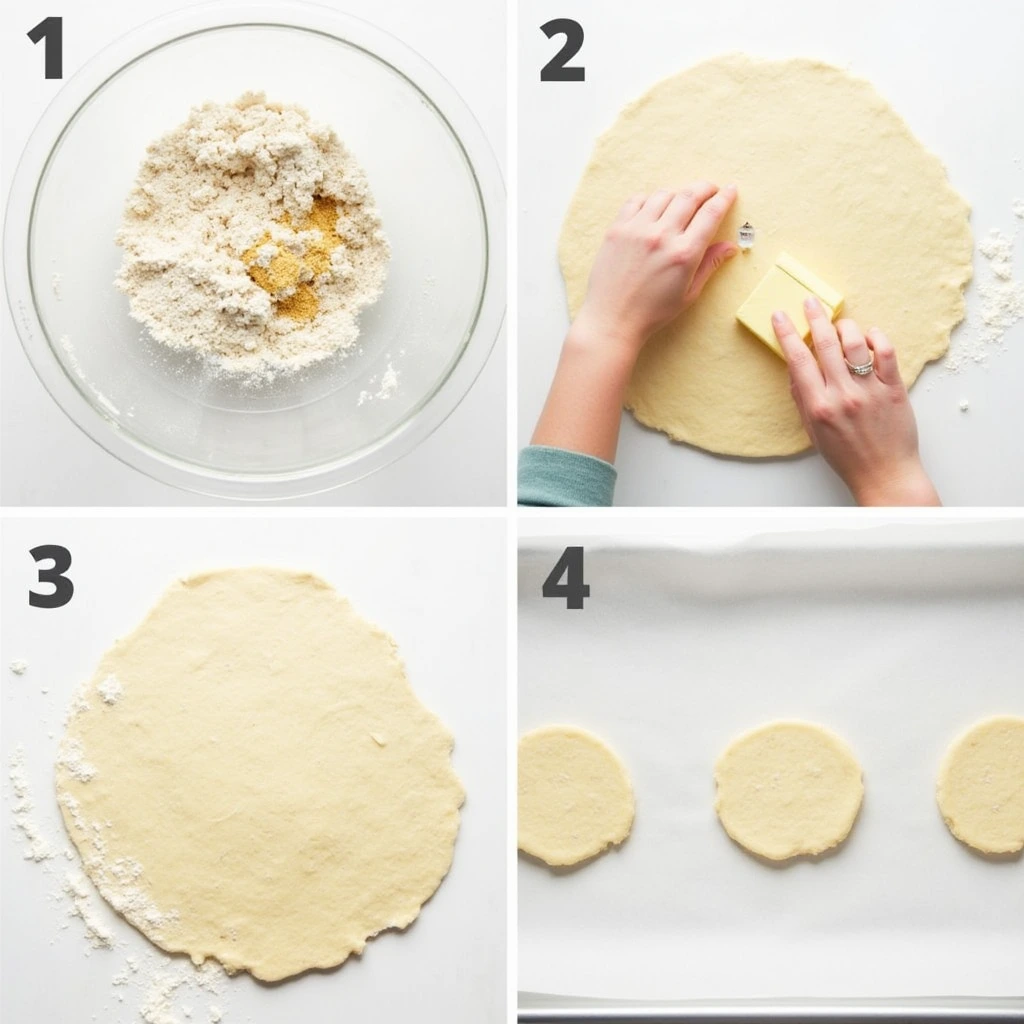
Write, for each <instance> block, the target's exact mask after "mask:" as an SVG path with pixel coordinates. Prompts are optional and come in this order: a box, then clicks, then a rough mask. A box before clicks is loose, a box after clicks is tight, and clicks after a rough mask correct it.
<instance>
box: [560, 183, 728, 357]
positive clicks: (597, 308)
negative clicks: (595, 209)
mask: <svg viewBox="0 0 1024 1024" xmlns="http://www.w3.org/2000/svg"><path fill="white" fill-rule="evenodd" d="M736 194H737V193H736V186H735V185H727V186H726V187H725V188H723V189H719V188H718V186H717V185H712V184H711V183H710V182H706V181H700V182H697V183H695V184H692V185H687V186H686V187H685V188H682V189H679V190H677V191H670V190H668V189H660V190H659V191H657V192H653V193H651V195H648V196H642V195H638V196H633V198H632V199H629V200H628V201H627V202H626V204H625V205H624V206H623V207H622V209H621V210H620V211H619V215H618V217H617V218H616V219H615V221H614V223H613V224H612V225H611V226H610V227H609V228H608V232H607V234H606V235H605V238H604V241H603V242H602V244H601V248H600V249H599V250H598V252H597V256H596V257H595V259H594V266H593V269H592V270H591V272H590V280H589V282H588V284H587V296H586V298H585V299H584V301H583V305H582V307H581V308H580V311H579V313H578V314H577V316H576V320H575V322H574V326H575V325H579V326H578V333H583V334H586V335H587V336H589V337H592V338H593V337H596V338H602V339H607V341H608V342H609V343H611V344H614V345H615V346H616V348H617V350H618V351H620V352H624V353H625V354H627V355H628V356H630V357H632V358H633V359H635V358H636V357H637V355H639V353H640V349H641V348H643V346H644V343H645V342H646V341H647V339H648V338H649V337H650V336H651V334H653V333H654V331H656V330H657V329H658V328H659V327H662V326H664V325H665V324H667V323H668V322H669V321H670V320H673V319H674V318H675V317H677V316H678V315H679V314H680V313H681V312H682V311H683V310H684V309H686V308H687V307H688V306H689V305H691V304H692V303H693V302H694V301H696V299H697V296H699V295H700V293H701V290H702V289H703V287H704V285H705V284H707V282H708V280H709V279H710V277H711V275H712V274H714V272H715V271H716V270H717V269H718V268H719V267H721V266H722V264H723V263H725V261H726V260H728V259H730V258H731V257H732V256H735V255H736V253H737V252H738V251H739V246H737V245H736V243H735V242H715V241H714V240H713V239H714V237H715V235H716V234H717V233H718V230H719V228H720V227H721V226H722V221H723V220H724V219H725V216H726V214H727V213H728V212H729V210H730V208H731V207H732V205H733V203H734V202H735V201H736Z"/></svg>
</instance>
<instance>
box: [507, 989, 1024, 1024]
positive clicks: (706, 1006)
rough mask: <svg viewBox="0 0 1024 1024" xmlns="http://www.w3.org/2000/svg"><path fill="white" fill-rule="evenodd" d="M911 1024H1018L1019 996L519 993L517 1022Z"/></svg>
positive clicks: (1022, 1015)
mask: <svg viewBox="0 0 1024 1024" xmlns="http://www.w3.org/2000/svg"><path fill="white" fill-rule="evenodd" d="M568 1021H576V1022H585V1024H624V1022H626V1021H636V1022H638V1024H684V1022H685V1024H714V1022H720V1021H728V1022H729V1024H759V1022H769V1024H817V1022H821V1024H860V1022H865V1021H870V1022H872V1024H889V1022H891V1024H896V1022H898V1021H912V1022H915V1024H931V1022H947V1021H955V1022H956V1024H966V1022H968V1021H979V1022H989V1021H999V1022H1001V1024H1006V1022H1009V1021H1014V1022H1017V1024H1020V1022H1024V997H1021V998H1019V999H1018V998H1016V997H1012V998H1003V997H978V998H959V997H957V998H952V997H951V998H948V999H790V1000H778V999H766V1000H747V999H743V1000H736V1001H731V1002H730V1001H725V1000H702V1001H692V1002H691V1001H686V1002H646V1001H636V1002H629V1001H625V1000H614V999H575V998H571V997H566V996H549V995H543V994H540V993H535V992H520V993H519V1024H564V1022H568Z"/></svg>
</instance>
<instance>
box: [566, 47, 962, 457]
mask: <svg viewBox="0 0 1024 1024" xmlns="http://www.w3.org/2000/svg"><path fill="white" fill-rule="evenodd" d="M701 179H704V180H708V181H714V182H718V183H719V184H722V185H725V184H728V183H729V182H735V183H736V184H737V185H738V186H739V199H738V200H737V202H736V205H735V206H734V208H733V210H732V212H731V213H730V215H729V217H728V218H727V220H726V222H725V224H724V225H723V228H722V232H721V235H720V237H721V238H723V239H736V237H737V234H738V231H739V227H740V225H741V224H743V223H744V222H745V221H749V222H750V223H751V224H752V225H753V226H754V228H755V230H756V241H755V243H754V246H753V248H752V249H750V250H749V252H746V253H741V254H739V255H737V256H736V257H734V258H733V259H731V260H729V261H728V263H726V265H725V266H724V267H723V268H722V269H721V270H720V271H718V272H717V273H716V274H715V276H714V278H713V279H712V280H711V282H710V283H709V285H708V287H707V288H705V289H704V291H703V293H702V294H701V297H700V299H699V300H698V301H697V302H696V303H695V304H694V305H693V306H692V307H691V308H690V309H688V310H687V311H686V313H685V314H683V315H682V316H681V317H679V318H677V319H676V320H674V321H673V322H672V323H671V324H669V325H668V326H667V327H666V328H664V329H663V330H661V331H659V332H658V333H657V334H656V335H655V336H654V337H653V338H652V339H651V341H650V342H649V343H648V344H647V345H645V346H644V349H643V351H642V352H641V354H640V358H639V359H638V361H637V364H636V368H635V370H634V372H633V378H632V381H631V383H630V386H629V390H628V393H627V395H626V406H627V407H628V408H629V409H632V410H633V412H634V414H635V415H636V417H637V419H638V420H639V421H640V422H641V423H644V424H646V425H647V426H650V427H654V428H656V429H657V430H661V431H664V432H665V433H666V434H668V435H669V436H670V437H672V438H673V439H675V440H677V441H685V442H688V443H689V444H692V445H696V446H698V447H700V448H705V449H707V450H708V451H712V452H720V453H722V454H727V455H738V456H749V457H766V456H778V455H791V454H793V453H795V452H799V451H802V450H803V449H805V448H807V447H808V446H809V445H810V439H809V438H808V437H807V434H806V432H805V431H804V429H803V426H802V425H801V423H800V416H799V414H798V413H797V409H796V406H795V405H794V404H793V400H792V397H791V396H790V391H789V377H788V374H787V371H786V365H785V363H784V362H783V361H782V360H781V359H779V358H778V356H776V355H775V354H773V353H772V352H770V351H769V350H768V349H767V348H766V347H765V346H764V345H762V344H761V343H760V342H759V341H758V340H757V339H756V338H755V337H754V336H753V335H752V334H751V333H750V332H749V331H748V330H747V329H746V328H745V327H743V326H742V325H741V324H739V323H738V322H737V321H736V311H737V310H738V309H739V308H740V305H741V304H742V303H743V301H744V300H745V299H746V298H747V296H749V295H750V293H751V292H752V291H753V290H754V287H755V286H756V285H757V283H758V282H759V281H760V280H761V279H762V278H763V277H764V275H765V274H766V273H767V272H768V270H769V268H770V267H771V266H772V265H773V264H774V263H775V261H776V259H777V257H778V255H779V253H780V252H788V253H789V254H790V255H791V256H792V257H793V258H794V259H796V260H798V261H799V262H800V263H802V264H804V265H806V266H807V267H809V268H810V269H811V270H813V272H814V273H815V274H816V275H817V276H819V277H821V278H822V279H823V280H825V281H827V282H828V283H829V284H830V285H832V286H833V287H834V288H836V289H838V290H839V291H840V292H842V294H843V295H844V296H845V297H846V304H845V307H844V313H843V315H844V316H849V317H852V318H853V319H855V320H857V321H858V322H859V323H860V324H861V326H862V327H864V328H870V327H873V326H876V325H877V326H879V327H881V328H882V329H883V330H884V331H885V332H886V333H887V334H888V336H889V337H890V338H891V339H892V342H893V345H895V347H896V350H897V353H898V355H899V362H900V372H901V373H902V375H903V379H904V381H906V383H907V384H908V385H909V384H911V383H913V381H914V380H915V379H916V378H917V376H918V374H919V373H920V372H921V370H922V369H923V368H924V366H925V364H926V363H927V362H929V361H930V360H933V359H937V358H938V357H939V356H941V355H942V354H943V353H944V352H945V351H946V349H947V348H948V346H949V338H950V331H951V330H952V329H953V327H955V326H956V324H958V323H959V322H960V321H961V320H962V319H963V316H964V309H965V304H964V296H963V291H964V288H965V286H966V285H967V282H968V281H969V280H970V277H971V267H972V262H971V256H972V246H973V242H972V236H971V228H970V224H969V222H968V213H969V207H968V205H967V203H966V202H965V201H964V199H963V198H962V197H961V196H960V195H959V194H958V193H957V192H956V191H955V190H954V188H953V187H952V185H951V184H950V182H949V179H948V177H947V175H946V172H945V169H944V168H943V166H942V164H941V162H940V161H939V159H938V158H937V157H936V156H935V155H934V154H932V153H930V152H929V151H928V150H927V149H926V148H925V147H924V146H923V145H922V144H921V142H920V141H919V140H918V139H917V138H916V137H915V136H914V134H913V132H911V130H910V128H909V127H908V125H907V124H906V122H905V121H903V119H902V118H901V117H900V116H899V115H898V114H897V113H896V112H895V111H894V110H893V108H892V107H891V106H889V104H888V103H887V102H886V101H885V100H884V99H883V98H882V97H881V96H880V95H879V94H878V92H876V91H875V89H874V87H873V86H872V85H871V83H870V82H867V81H865V80H864V79H862V78H857V77H855V76H853V75H851V74H849V73H848V72H846V71H844V70H842V69H840V68H836V67H831V66H829V65H827V64H823V63H821V62H819V61H813V60H803V59H792V60H758V59H755V58H753V57H748V56H745V55H742V54H730V55H727V56H722V57H716V58H714V59H712V60H709V61H705V62H704V63H702V64H698V65H696V66H694V67H691V68H689V69H688V70H686V71H683V72H682V73H681V74H678V75H675V76H674V77H672V78H668V79H665V80H664V81H662V82H659V83H658V84H657V85H655V86H654V87H653V88H652V89H651V90H650V91H649V92H648V93H646V94H645V95H643V96H641V97H640V98H639V99H637V100H636V101H634V102H633V103H631V104H629V106H627V107H626V109H625V110H623V112H622V113H621V114H620V115H619V118H618V120H617V121H616V122H615V123H614V124H613V125H612V127H611V128H610V129H609V130H608V131H607V132H605V134H604V135H602V136H601V138H600V139H598V141H597V144H596V146H595V147H594V152H593V155H592V157H591V161H590V164H589V166H588V167H587V169H586V170H585V171H584V173H583V178H582V180H581V181H580V183H579V187H578V189H577V192H576V194H575V196H574V197H573V199H572V203H571V205H570V207H569V211H568V214H567V215H566V219H565V224H564V226H563V228H562V234H561V240H560V243H559V258H560V260H561V265H562V273H563V274H564V276H565V283H566V290H567V293H568V298H569V308H570V312H571V313H572V314H573V315H575V314H576V311H577V310H578V309H579V307H580V305H581V303H582V302H583V298H584V295H585V294H586V287H587V278H588V277H589V275H590V268H591V266H592V265H593V262H594V257H595V255H596V253H597V250H598V248H599V246H600V245H601V241H602V239H603V237H604V234H605V232H606V231H607V229H608V226H609V225H610V224H611V222H612V221H613V220H614V218H615V216H616V214H617V212H618V210H619V209H620V208H621V206H622V204H623V203H624V202H625V200H626V199H627V198H628V197H629V196H631V195H633V194H635V193H637V192H649V191H652V190H654V189H656V188H659V187H665V186H669V187H679V186H681V185H684V184H685V183H687V182H691V181H695V180H701Z"/></svg>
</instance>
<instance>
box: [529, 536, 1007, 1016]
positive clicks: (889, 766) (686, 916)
mask: <svg viewBox="0 0 1024 1024" xmlns="http://www.w3.org/2000/svg"><path fill="white" fill-rule="evenodd" d="M957 532H958V534H959V535H961V536H962V537H975V538H978V544H977V546H972V545H970V544H968V545H964V546H962V547H956V548H952V549H951V548H950V547H948V546H946V547H942V546H938V547H936V548H934V549H931V548H929V549H920V548H919V549H918V550H916V551H914V550H911V549H909V548H906V547H903V546H902V545H903V544H904V541H909V542H912V543H913V542H917V543H920V541H921V536H922V531H921V530H920V529H917V530H915V531H914V532H912V533H909V532H903V533H902V534H901V533H900V532H898V531H895V532H892V533H890V532H889V530H888V528H881V529H880V530H878V531H872V534H873V536H874V537H876V538H877V537H879V536H881V538H882V540H883V541H891V542H892V543H893V544H894V545H895V549H890V550H886V549H885V548H884V547H881V546H879V544H878V541H877V540H876V542H875V543H874V544H872V545H868V544H866V543H865V540H864V536H865V534H864V531H860V532H858V533H857V534H845V535H840V536H845V537H846V538H847V540H849V538H850V537H854V538H855V539H854V540H853V541H851V542H850V543H849V544H844V543H842V542H839V543H838V544H837V542H836V541H835V540H831V541H830V542H828V543H826V542H825V541H823V540H821V538H822V537H823V536H825V535H822V534H812V533H808V534H807V535H806V536H802V537H801V538H800V539H799V540H787V541H786V542H785V546H783V544H782V543H781V542H772V541H769V540H764V541H759V542H755V543H754V544H753V545H749V546H745V547H741V548H734V549H731V550H727V551H724V552H719V553H696V552H692V551H689V552H688V551H685V550H682V549H679V548H661V549H656V548H648V549H646V550H641V551H634V552H627V551H626V550H625V549H623V548H611V547H606V548H603V549H602V548H601V547H600V545H599V544H598V543H597V542H592V543H590V544H589V545H587V548H586V581H587V583H589V584H590V587H591V596H590V598H589V599H588V600H587V601H586V604H585V608H584V610H583V611H571V612H570V611H567V610H566V608H565V603H564V601H559V600H551V599H545V598H543V597H541V584H542V583H543V581H544V580H545V579H546V578H547V575H548V573H550V571H551V567H552V566H553V565H554V563H555V561H556V560H557V558H558V556H559V555H560V554H561V552H562V550H563V548H564V543H563V542H561V541H556V542H554V543H553V544H551V546H550V547H547V548H541V547H540V546H537V547H535V548H533V549H532V550H529V551H526V552H524V553H522V554H521V555H520V600H519V631H520V642H519V679H520V688H519V726H520V729H521V730H522V731H524V732H525V731H527V730H529V729H532V728H535V727H536V726H539V725H541V724H543V723H545V722H552V721H566V722H573V723H574V724H576V725H578V726H580V727H582V728H586V729H593V730H594V731H595V732H597V733H599V734H600V735H602V736H603V737H605V738H606V739H607V741H608V743H609V744H611V745H613V746H614V748H615V749H616V751H617V752H618V753H619V754H620V756H621V757H622V759H623V761H624V762H625V763H626V765H627V766H628V768H629V771H630V774H631V777H632V779H633V785H634V790H635V794H636V820H635V823H634V826H633V831H632V834H631V835H630V837H629V839H628V840H627V841H626V842H625V843H624V844H623V845H622V846H621V847H620V848H618V849H616V850H612V851H610V852H609V853H608V854H607V855H606V856H604V857H601V858H600V859H599V860H597V861H595V862H594V863H592V864H588V865H586V867H585V868H583V869H580V870H576V871H573V872H568V873H557V874H556V873H554V872H551V871H549V870H547V869H545V868H544V867H542V866H539V865H537V864H534V863H530V862H528V861H526V860H525V859H522V858H521V859H520V863H519V978H518V987H519V989H520V991H524V992H545V993H551V994H557V995H571V996H580V997H585V996H586V997H605V998H620V999H631V1000H640V999H662V1000H665V999H736V1000H739V999H758V998H787V997H794V996H801V997H815V998H836V999H839V998H847V997H851V998H852V997H954V996H972V997H985V996H1020V994H1021V993H1020V988H1021V972H1020V965H1021V963H1024V925H1022V922H1024V858H1020V857H1017V858H1014V859H1002V860H996V859H992V860H987V859H985V858H983V857H981V856H980V855H978V854H976V853H973V852H972V851H970V850H969V849H967V848H966V847H964V846H963V844H961V843H959V842H958V841H957V840H956V839H954V838H953V837H952V836H951V835H950V833H949V832H948V830H947V829H946V826H945V825H944V823H943V821H942V816H941V814H940V813H939V810H938V806H937V804H936V799H935V783H936V776H937V773H938V768H939V764H940V762H941V760H942V757H943V755H944V753H945V751H946V749H947V748H948V746H949V744H950V743H951V742H952V741H953V740H954V739H955V738H956V737H957V736H958V735H959V734H960V733H961V732H962V731H963V730H964V729H965V728H967V727H968V726H969V725H970V724H971V723H973V722H975V721H977V720H978V719H980V718H983V717H985V716H986V715H991V714H997V713H1012V712H1013V711H1014V709H1016V713H1017V714H1020V713H1021V710H1022V708H1024V682H1022V677H1021V669H1020V666H1021V664H1024V631H1022V630H1021V629H1020V623H1021V621H1022V619H1024V537H1022V538H1021V540H1020V543H1019V546H1016V547H1006V546H1003V545H1001V544H997V545H995V546H993V544H992V543H991V542H988V543H985V528H984V527H981V528H979V529H978V530H977V531H973V532H972V528H971V527H968V528H967V529H966V530H965V529H964V528H963V527H961V528H960V529H959V530H958V531H957ZM943 537H944V538H946V543H947V545H948V529H947V531H946V532H945V533H944V534H943ZM773 544H774V546H773ZM780 718H803V719H807V720H810V721H814V722H820V723H821V724H823V725H826V726H827V727H829V728H831V729H834V730H835V731H836V732H838V733H839V734H840V735H842V736H843V737H844V739H845V740H846V741H847V742H848V743H849V744H850V746H851V747H852V749H853V750H854V751H855V752H856V754H857V756H858V758H859V760H860V762H861V764H862V765H863V768H864V785H865V795H864V805H863V808H862V810H861V814H860V817H859V818H858V821H857V824H856V827H855V828H854V830H853V832H852V833H851V835H850V837H849V839H848V840H847V841H846V842H845V843H844V844H843V845H842V846H841V847H839V848H838V849H837V850H836V851H835V852H834V853H833V854H831V855H829V856H825V857H822V858H820V859H817V860H808V859H798V860H796V861H795V862H793V863H792V864H790V865H787V866H775V867H773V866H770V865H767V864H765V863H762V862H760V861H758V860H757V859H755V858H754V857H752V856H751V855H750V854H748V853H746V852H745V851H743V850H742V849H741V848H739V847H738V846H737V845H735V844H734V843H733V842H732V841H731V840H730V839H729V838H728V836H727V835H726V834H725V832H724V831H723V830H722V828H721V826H720V825H719V823H718V821H717V820H716V818H715V812H714V799H715V791H714V781H713V769H714V763H715V759H716V758H717V757H718V755H719V754H720V753H721V751H722V750H723V749H724V748H725V747H726V745H727V744H728V743H730V742H731V741H732V740H733V739H734V738H735V737H736V736H737V735H738V734H740V733H741V732H743V731H744V730H746V729H749V728H751V727H753V726H756V725H758V724H760V723H763V722H766V721H770V720H774V719H780Z"/></svg>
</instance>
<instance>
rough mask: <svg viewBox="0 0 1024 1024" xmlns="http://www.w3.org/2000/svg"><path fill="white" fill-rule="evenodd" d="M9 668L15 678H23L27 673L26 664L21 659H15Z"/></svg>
mask: <svg viewBox="0 0 1024 1024" xmlns="http://www.w3.org/2000/svg"><path fill="white" fill-rule="evenodd" d="M9 667H10V670H11V671H12V672H13V673H14V674H15V675H16V676H23V675H24V674H25V673H26V672H27V671H28V662H27V661H25V660H24V659H23V658H16V659H15V660H14V661H12V662H11V664H10V666H9Z"/></svg>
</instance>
